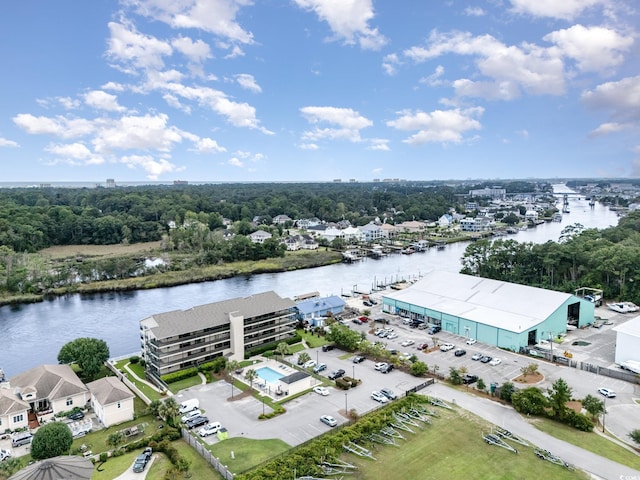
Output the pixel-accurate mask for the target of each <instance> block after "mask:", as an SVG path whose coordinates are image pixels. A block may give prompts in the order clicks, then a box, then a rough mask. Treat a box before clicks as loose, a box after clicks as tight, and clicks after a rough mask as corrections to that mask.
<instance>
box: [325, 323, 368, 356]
mask: <svg viewBox="0 0 640 480" xmlns="http://www.w3.org/2000/svg"><path fill="white" fill-rule="evenodd" d="M326 338H327V340H329V341H330V342H333V343H335V344H336V345H337V346H338V347H340V348H341V349H343V350H347V351H349V352H353V351H355V350H356V349H357V348H358V344H359V343H360V334H359V333H358V332H357V331H354V330H351V329H350V328H349V327H347V326H346V325H342V324H341V323H334V324H333V325H331V329H330V330H329V333H328V334H327V337H326Z"/></svg>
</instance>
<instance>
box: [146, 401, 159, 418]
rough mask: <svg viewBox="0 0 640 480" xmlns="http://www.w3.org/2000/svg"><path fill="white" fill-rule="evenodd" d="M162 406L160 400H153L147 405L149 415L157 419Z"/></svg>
mask: <svg viewBox="0 0 640 480" xmlns="http://www.w3.org/2000/svg"><path fill="white" fill-rule="evenodd" d="M161 406H162V401H160V400H152V401H151V403H150V404H149V405H147V414H148V415H153V416H154V417H157V416H158V415H159V414H160V413H159V412H160V407H161Z"/></svg>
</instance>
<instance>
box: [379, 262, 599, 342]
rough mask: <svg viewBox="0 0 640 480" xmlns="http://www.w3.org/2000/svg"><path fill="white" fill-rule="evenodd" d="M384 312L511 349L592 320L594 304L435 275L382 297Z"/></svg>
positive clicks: (550, 293) (467, 278)
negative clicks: (569, 326) (568, 326)
mask: <svg viewBox="0 0 640 480" xmlns="http://www.w3.org/2000/svg"><path fill="white" fill-rule="evenodd" d="M382 303H383V311H385V312H387V313H391V314H396V315H400V316H402V317H406V318H410V319H411V320H413V321H415V322H424V323H427V324H428V325H430V326H438V327H440V328H441V329H442V330H443V331H446V332H450V333H453V334H455V335H460V336H462V337H467V338H475V339H477V340H478V341H479V342H483V343H487V344H489V345H495V346H497V347H500V348H506V349H509V350H513V351H516V352H517V351H520V350H521V349H524V348H526V347H528V346H531V345H535V344H536V343H538V342H539V341H540V340H549V339H551V338H555V337H557V336H558V335H560V334H563V333H565V332H566V331H567V325H574V326H576V327H582V326H585V325H589V324H592V323H593V322H594V311H595V308H594V304H593V303H591V302H589V301H588V300H585V299H583V298H580V297H577V296H575V295H571V294H569V293H562V292H556V291H553V290H545V289H543V288H535V287H529V286H526V285H518V284H515V283H508V282H502V281H499V280H491V279H487V278H481V277H474V276H472V275H463V274H460V273H451V272H441V271H433V272H431V273H428V274H426V275H425V276H424V277H423V278H422V279H420V280H419V281H417V282H415V283H414V284H413V285H411V286H409V287H407V288H405V289H403V290H397V291H393V292H391V293H387V294H384V295H383V296H382Z"/></svg>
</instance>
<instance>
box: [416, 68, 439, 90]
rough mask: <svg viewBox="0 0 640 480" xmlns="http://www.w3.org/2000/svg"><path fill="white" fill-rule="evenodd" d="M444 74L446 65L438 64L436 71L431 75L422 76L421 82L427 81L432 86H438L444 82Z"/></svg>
mask: <svg viewBox="0 0 640 480" xmlns="http://www.w3.org/2000/svg"><path fill="white" fill-rule="evenodd" d="M442 75H444V67H443V66H442V65H438V66H437V67H436V69H435V71H434V72H433V73H432V74H431V75H429V76H428V77H424V78H421V79H420V80H419V82H420V83H425V84H427V85H429V86H430V87H437V86H439V85H442V84H443V83H444V82H443V81H442V80H441V78H440V77H442Z"/></svg>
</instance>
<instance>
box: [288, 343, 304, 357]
mask: <svg viewBox="0 0 640 480" xmlns="http://www.w3.org/2000/svg"><path fill="white" fill-rule="evenodd" d="M302 350H304V345H303V344H302V343H294V344H293V345H289V354H290V355H293V354H294V353H298V352H301V351H302Z"/></svg>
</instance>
